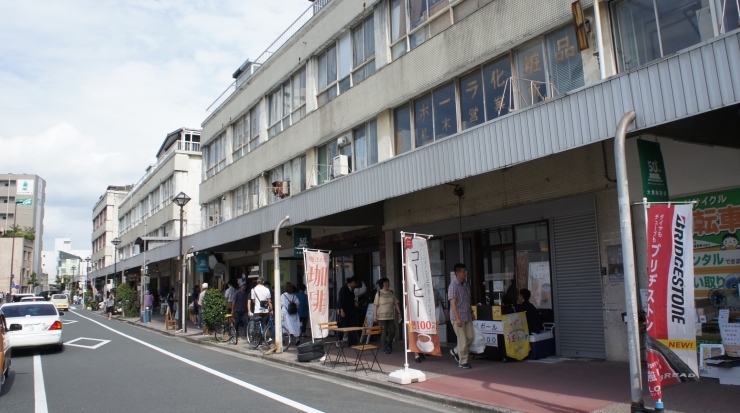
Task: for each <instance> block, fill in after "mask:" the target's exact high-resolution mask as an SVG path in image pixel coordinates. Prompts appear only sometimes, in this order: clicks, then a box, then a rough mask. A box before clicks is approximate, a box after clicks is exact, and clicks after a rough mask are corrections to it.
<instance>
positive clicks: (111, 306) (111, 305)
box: [105, 293, 116, 320]
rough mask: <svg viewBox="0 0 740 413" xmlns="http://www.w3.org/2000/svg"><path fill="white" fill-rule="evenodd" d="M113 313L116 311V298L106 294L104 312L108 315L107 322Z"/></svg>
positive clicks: (111, 294)
mask: <svg viewBox="0 0 740 413" xmlns="http://www.w3.org/2000/svg"><path fill="white" fill-rule="evenodd" d="M114 311H116V297H115V296H114V295H113V293H108V298H107V299H106V300H105V312H106V313H108V320H110V318H111V316H112V315H113V312H114Z"/></svg>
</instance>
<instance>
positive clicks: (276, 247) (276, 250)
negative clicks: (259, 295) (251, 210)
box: [272, 215, 290, 354]
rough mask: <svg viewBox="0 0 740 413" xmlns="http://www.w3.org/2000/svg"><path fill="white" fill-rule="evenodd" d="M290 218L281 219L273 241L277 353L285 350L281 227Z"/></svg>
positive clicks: (273, 285) (273, 299)
mask: <svg viewBox="0 0 740 413" xmlns="http://www.w3.org/2000/svg"><path fill="white" fill-rule="evenodd" d="M289 219H290V216H289V215H286V216H285V218H283V219H281V220H280V222H279V223H278V224H277V226H276V227H275V236H274V238H273V243H272V252H273V255H274V258H275V276H274V278H273V283H272V290H273V293H272V297H273V298H272V308H273V309H274V313H275V353H278V354H280V353H282V352H283V320H282V318H281V317H282V310H283V309H282V307H281V306H280V227H282V226H283V224H285V223H286V222H287V221H288V220H289Z"/></svg>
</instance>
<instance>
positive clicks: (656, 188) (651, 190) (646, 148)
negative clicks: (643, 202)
mask: <svg viewBox="0 0 740 413" xmlns="http://www.w3.org/2000/svg"><path fill="white" fill-rule="evenodd" d="M637 153H638V154H639V155H640V170H641V171H642V193H643V196H644V197H645V198H647V200H648V201H650V202H661V201H668V181H667V180H666V176H665V165H664V164H663V153H662V152H661V151H660V144H659V143H658V142H652V141H646V140H642V139H638V140H637Z"/></svg>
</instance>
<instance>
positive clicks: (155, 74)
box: [0, 0, 311, 249]
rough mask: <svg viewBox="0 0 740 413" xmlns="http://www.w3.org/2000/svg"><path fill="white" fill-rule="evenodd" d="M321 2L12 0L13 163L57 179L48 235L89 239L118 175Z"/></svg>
mask: <svg viewBox="0 0 740 413" xmlns="http://www.w3.org/2000/svg"><path fill="white" fill-rule="evenodd" d="M310 4H311V3H309V2H307V1H305V0H280V1H267V2H265V1H259V0H250V1H244V0H234V1H222V2H193V3H190V2H181V1H174V0H162V1H150V0H140V1H126V2H115V1H102V2H101V1H92V0H90V1H70V2H44V3H38V2H5V3H3V6H2V9H3V11H2V13H1V14H2V17H0V20H1V24H0V90H2V91H3V92H2V93H0V148H2V149H1V150H0V164H2V165H3V168H2V169H4V170H3V171H1V172H2V173H5V172H13V173H32V174H37V175H39V176H41V177H42V178H43V179H45V180H46V181H47V194H46V197H47V204H46V210H45V220H44V224H45V234H44V244H45V245H46V249H50V248H53V239H54V238H58V237H68V236H71V237H72V238H73V240H74V247H75V248H76V249H86V248H89V245H90V244H89V243H90V235H91V231H92V224H91V222H92V208H93V207H94V205H95V202H97V200H98V197H99V196H100V195H101V194H102V193H103V192H104V191H105V188H106V187H107V186H108V185H125V184H131V183H134V182H136V181H138V180H139V179H140V178H141V176H142V175H143V172H144V169H145V167H146V166H147V165H148V164H150V163H152V162H153V161H154V157H155V155H156V152H157V150H158V149H159V147H160V145H161V143H162V140H163V139H164V137H165V135H166V134H167V133H168V132H171V131H173V130H175V129H177V128H179V127H181V126H187V127H199V125H200V124H201V122H202V121H203V120H204V119H205V118H206V115H207V112H205V109H206V107H207V106H208V105H210V103H211V102H213V100H215V99H216V97H218V95H219V94H220V93H221V92H222V91H223V90H224V89H225V88H226V86H227V85H228V84H229V83H230V82H231V80H232V79H231V78H230V75H231V73H233V72H234V71H235V70H236V69H237V67H238V66H239V65H240V64H241V63H242V62H243V61H244V60H245V59H246V58H247V57H251V58H256V57H257V56H258V55H259V54H260V53H261V52H262V51H263V50H264V49H265V48H267V46H268V45H269V44H270V43H272V42H273V41H274V40H275V39H276V38H277V36H278V35H280V34H281V33H282V32H283V31H284V30H285V29H286V28H287V27H288V25H289V24H290V23H292V22H293V20H294V19H295V18H297V17H298V16H299V15H300V14H301V13H302V12H303V11H304V10H305V9H306V8H307V7H308V6H309V5H310Z"/></svg>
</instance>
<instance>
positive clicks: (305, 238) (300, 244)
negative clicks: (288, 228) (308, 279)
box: [293, 228, 313, 258]
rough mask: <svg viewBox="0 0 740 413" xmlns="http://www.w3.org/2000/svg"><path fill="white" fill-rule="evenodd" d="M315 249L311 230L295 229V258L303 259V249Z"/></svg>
mask: <svg viewBox="0 0 740 413" xmlns="http://www.w3.org/2000/svg"><path fill="white" fill-rule="evenodd" d="M304 248H313V242H312V241H311V228H294V229H293V258H303V249H304Z"/></svg>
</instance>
